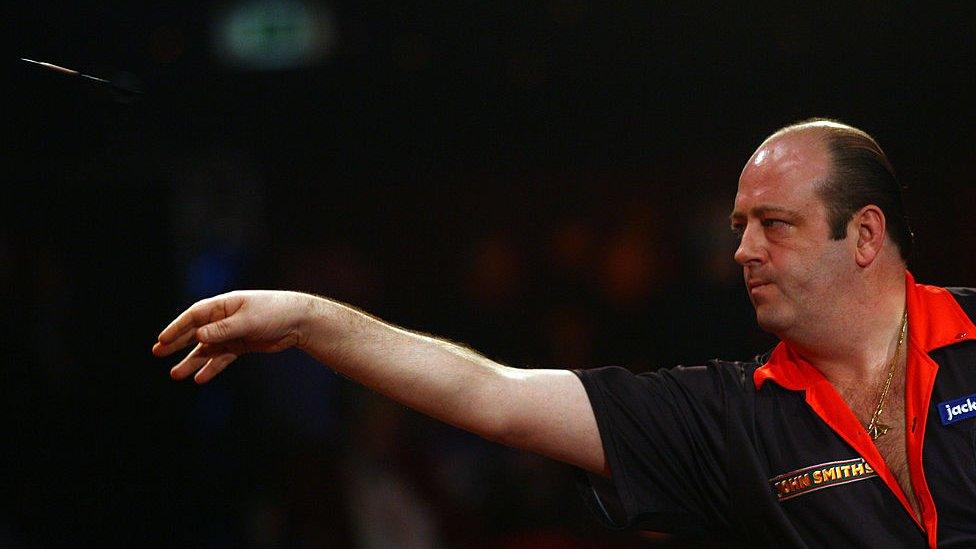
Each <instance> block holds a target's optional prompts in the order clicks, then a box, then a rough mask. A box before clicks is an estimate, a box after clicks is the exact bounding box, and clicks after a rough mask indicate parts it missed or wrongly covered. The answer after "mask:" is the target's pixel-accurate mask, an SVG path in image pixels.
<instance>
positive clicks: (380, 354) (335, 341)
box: [300, 298, 522, 440]
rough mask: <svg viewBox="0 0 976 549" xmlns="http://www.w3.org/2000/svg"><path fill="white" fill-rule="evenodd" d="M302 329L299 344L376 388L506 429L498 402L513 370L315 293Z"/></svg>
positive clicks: (491, 431) (496, 430) (471, 423)
mask: <svg viewBox="0 0 976 549" xmlns="http://www.w3.org/2000/svg"><path fill="white" fill-rule="evenodd" d="M304 332H305V333H304V337H303V338H302V339H303V340H302V341H301V342H300V346H301V348H302V349H303V350H305V351H306V352H308V353H309V354H310V355H312V356H313V357H314V358H315V359H317V360H319V361H320V362H322V363H324V364H326V365H328V366H329V367H330V368H332V369H334V370H335V371H336V372H338V373H340V374H342V375H344V376H347V377H349V378H351V379H353V380H355V381H357V382H359V383H361V384H363V385H365V386H366V387H369V388H371V389H373V390H375V391H377V392H378V393H380V394H383V395H385V396H387V397H389V398H392V399H393V400H396V401H398V402H400V403H402V404H404V405H406V406H408V407H410V408H413V409H415V410H417V411H419V412H422V413H424V414H427V415H430V416H432V417H434V418H437V419H439V420H441V421H444V422H447V423H450V424H452V425H455V426H457V427H460V428H462V429H465V430H468V431H471V432H474V433H477V434H479V435H481V436H483V437H486V438H489V439H492V440H500V439H503V438H505V434H506V433H507V432H508V431H509V429H510V426H509V423H510V417H511V415H510V414H509V413H508V412H510V407H508V406H506V404H509V403H510V402H509V399H510V398H511V392H512V387H511V384H512V382H513V381H514V380H516V379H518V378H519V377H520V376H521V373H522V371H521V370H518V369H515V368H509V367H507V366H503V365H501V364H498V363H496V362H493V361H491V360H489V359H488V358H486V357H483V356H481V355H479V354H477V353H475V352H474V351H471V350H470V349H466V348H464V347H462V346H460V345H456V344H453V343H450V342H447V341H444V340H441V339H437V338H434V337H430V336H426V335H423V334H418V333H414V332H410V331H408V330H404V329H402V328H398V327H396V326H392V325H390V324H387V323H384V322H382V321H380V320H378V319H376V318H373V317H371V316H369V315H367V314H365V313H362V312H360V311H357V310H355V309H353V308H350V307H347V306H345V305H342V304H339V303H336V302H334V301H330V300H326V299H322V298H315V299H314V300H313V302H312V304H311V306H310V307H309V314H308V321H307V323H306V326H305V329H304Z"/></svg>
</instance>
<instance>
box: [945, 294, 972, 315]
mask: <svg viewBox="0 0 976 549" xmlns="http://www.w3.org/2000/svg"><path fill="white" fill-rule="evenodd" d="M945 290H946V291H947V292H949V295H951V296H952V297H954V298H955V300H956V302H958V303H959V306H960V307H962V310H963V311H964V312H965V313H966V316H968V317H969V318H970V320H973V321H974V322H976V288H945Z"/></svg>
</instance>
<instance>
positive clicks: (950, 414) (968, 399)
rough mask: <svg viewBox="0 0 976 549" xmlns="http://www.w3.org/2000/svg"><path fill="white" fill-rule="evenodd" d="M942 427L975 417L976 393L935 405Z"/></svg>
mask: <svg viewBox="0 0 976 549" xmlns="http://www.w3.org/2000/svg"><path fill="white" fill-rule="evenodd" d="M936 408H937V409H938V410H939V417H940V418H942V424H943V425H952V424H953V423H956V422H957V421H962V420H964V419H969V418H971V417H976V393H973V394H971V395H966V396H964V397H959V398H957V399H955V400H947V401H945V402H940V403H938V404H936Z"/></svg>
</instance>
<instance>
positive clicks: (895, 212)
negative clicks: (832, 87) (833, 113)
mask: <svg viewBox="0 0 976 549" xmlns="http://www.w3.org/2000/svg"><path fill="white" fill-rule="evenodd" d="M808 128H809V129H816V130H817V131H818V133H821V134H822V139H823V142H824V144H825V145H826V146H827V151H828V152H829V154H830V157H831V168H830V174H829V175H828V176H827V179H826V180H825V181H823V182H822V183H821V185H820V188H819V189H818V193H819V195H820V198H821V199H822V200H823V201H824V205H825V206H826V208H827V223H828V225H829V226H830V237H831V238H833V239H834V240H843V239H844V238H846V237H847V223H848V222H849V221H850V220H851V218H853V217H854V214H855V213H857V211H858V210H860V209H861V208H863V207H864V206H867V205H868V204H874V205H875V206H877V207H878V208H880V209H881V211H882V212H883V213H884V216H885V221H886V226H887V233H888V235H889V236H890V237H891V240H892V241H893V242H894V243H895V245H897V246H898V251H899V253H900V254H901V258H902V260H903V261H906V262H907V261H908V259H909V258H911V257H912V253H913V244H914V235H913V234H912V229H911V226H910V225H909V223H908V217H907V216H906V215H905V206H904V201H903V199H902V187H901V185H900V184H899V183H898V179H897V178H896V177H895V170H894V168H892V166H891V162H890V161H889V160H888V157H887V155H885V153H884V151H882V150H881V147H880V146H879V145H878V142H877V141H875V140H874V138H873V137H871V136H870V135H868V134H867V132H864V131H862V130H859V129H857V128H855V127H853V126H849V125H847V124H844V123H842V122H838V121H836V120H831V119H828V118H811V119H809V120H803V121H801V122H797V123H795V124H790V125H789V126H786V127H785V128H782V129H780V130H778V131H777V132H776V133H774V134H773V136H776V135H781V134H784V133H792V132H794V131H797V130H805V129H808Z"/></svg>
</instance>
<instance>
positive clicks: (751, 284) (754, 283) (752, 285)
mask: <svg viewBox="0 0 976 549" xmlns="http://www.w3.org/2000/svg"><path fill="white" fill-rule="evenodd" d="M770 284H772V282H769V281H768V280H750V281H748V282H746V287H748V288H749V292H750V293H752V292H754V291H756V290H758V289H759V288H762V287H763V286H768V285H770Z"/></svg>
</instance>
